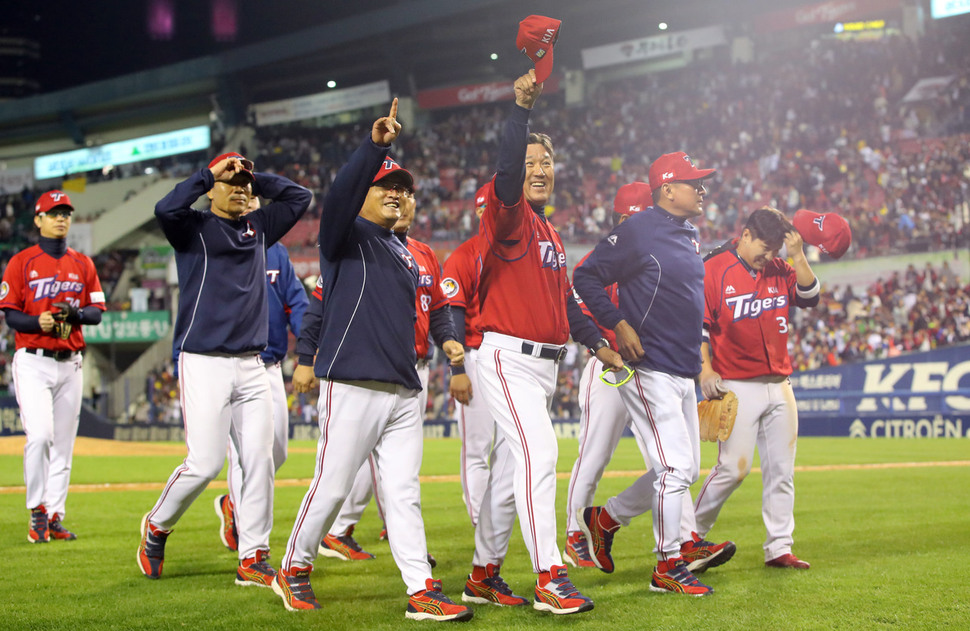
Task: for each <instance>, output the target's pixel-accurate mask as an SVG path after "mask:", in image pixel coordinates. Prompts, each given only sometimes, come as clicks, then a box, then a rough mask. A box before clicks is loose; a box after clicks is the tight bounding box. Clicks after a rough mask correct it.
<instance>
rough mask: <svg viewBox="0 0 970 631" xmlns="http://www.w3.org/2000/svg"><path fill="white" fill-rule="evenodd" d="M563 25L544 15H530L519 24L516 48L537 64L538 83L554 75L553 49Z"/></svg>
mask: <svg viewBox="0 0 970 631" xmlns="http://www.w3.org/2000/svg"><path fill="white" fill-rule="evenodd" d="M561 25H562V22H560V21H559V20H556V19H553V18H547V17H545V16H543V15H530V16H529V17H527V18H526V19H524V20H522V21H521V22H519V34H518V35H517V36H516V38H515V46H516V48H518V49H519V50H520V51H522V54H523V55H525V56H526V57H528V58H529V59H531V60H532V61H534V62H535V65H536V83H542V82H543V81H545V80H546V79H548V78H549V75H551V74H552V47H553V45H554V44H555V43H556V40H558V39H559V27H560V26H561Z"/></svg>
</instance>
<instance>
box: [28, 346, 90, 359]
mask: <svg viewBox="0 0 970 631" xmlns="http://www.w3.org/2000/svg"><path fill="white" fill-rule="evenodd" d="M24 350H25V351H27V352H28V353H30V354H31V355H42V356H44V357H50V358H51V359H56V360H57V361H59V362H63V361H67V360H69V359H73V358H74V355H75V354H77V353H80V352H81V351H52V350H50V349H49V348H25V349H24Z"/></svg>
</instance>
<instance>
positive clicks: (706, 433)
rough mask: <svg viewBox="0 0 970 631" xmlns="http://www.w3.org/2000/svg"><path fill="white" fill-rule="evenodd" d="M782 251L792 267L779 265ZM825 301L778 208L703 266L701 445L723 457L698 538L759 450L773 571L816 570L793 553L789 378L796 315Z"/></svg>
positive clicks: (705, 494)
mask: <svg viewBox="0 0 970 631" xmlns="http://www.w3.org/2000/svg"><path fill="white" fill-rule="evenodd" d="M783 245H784V246H785V248H786V250H787V254H788V256H789V257H790V258H791V261H792V263H791V264H789V263H787V262H786V261H785V260H783V259H781V258H779V257H778V252H779V250H780V249H781V247H782V246H783ZM818 294H819V283H818V280H817V279H816V278H815V274H814V273H813V272H812V268H811V267H810V266H809V264H808V261H807V260H806V258H805V254H804V252H803V251H802V237H801V235H799V233H798V232H797V231H796V230H795V229H794V227H793V226H792V225H791V223H789V221H788V219H786V218H785V216H784V215H783V214H782V213H781V212H779V211H777V210H775V209H774V208H767V207H765V208H760V209H758V210H756V211H754V212H753V213H752V214H751V216H750V217H749V218H748V221H747V223H746V224H745V227H744V229H743V230H742V232H741V236H740V237H739V238H737V239H734V240H732V241H730V242H728V243H725V244H724V245H722V246H721V247H719V248H717V249H716V250H714V251H713V252H712V253H711V254H710V255H708V256H707V258H706V259H705V262H704V302H705V314H704V342H703V344H702V345H701V357H702V360H703V366H702V368H701V374H700V383H701V390H702V392H703V394H704V398H705V399H707V401H703V402H702V403H701V404H700V405H699V406H698V408H699V409H698V415H699V416H700V434H701V439H702V440H711V441H713V440H717V441H718V458H717V464H716V465H715V466H714V468H713V469H711V473H710V474H709V475H708V476H707V480H705V481H704V486H703V488H702V489H701V491H700V493H699V494H698V496H697V500H696V501H695V503H694V508H695V517H696V520H697V524H696V528H695V530H696V531H697V532H698V533H699V534H700V535H701V536H702V537H703V536H705V535H706V534H707V533H708V531H709V530H710V529H711V527H712V526H713V525H714V521H715V520H716V519H717V515H718V513H719V512H720V510H721V507H722V506H723V505H724V502H726V501H727V498H728V497H730V495H731V493H732V492H733V491H734V489H736V488H737V487H738V486H739V485H740V484H741V481H742V480H744V478H745V477H746V476H747V475H748V473H749V472H750V471H751V460H752V457H753V456H754V448H755V445H757V447H758V453H759V454H760V456H761V469H762V479H763V481H764V492H763V495H762V515H763V517H764V522H765V528H766V529H767V532H768V537H767V539H766V541H765V545H764V549H765V565H768V566H771V567H786V568H796V569H808V567H809V564H808V563H806V562H805V561H802V560H800V559H799V558H798V557H796V556H795V555H793V554H792V553H791V546H792V532H793V531H794V529H795V518H794V515H793V511H794V505H795V485H794V477H795V441H796V439H797V437H798V409H797V408H796V406H795V396H794V394H793V392H792V387H791V382H790V381H789V380H788V376H789V375H790V374H791V372H792V368H791V361H790V359H789V357H788V331H789V329H790V327H791V321H790V319H789V318H790V316H789V313H790V309H791V307H792V306H797V307H813V306H815V305H816V304H818V299H819V296H818ZM735 395H736V396H735ZM702 406H703V408H706V409H702ZM735 414H736V416H737V419H736V420H735V421H733V422H732V418H733V417H734V415H735Z"/></svg>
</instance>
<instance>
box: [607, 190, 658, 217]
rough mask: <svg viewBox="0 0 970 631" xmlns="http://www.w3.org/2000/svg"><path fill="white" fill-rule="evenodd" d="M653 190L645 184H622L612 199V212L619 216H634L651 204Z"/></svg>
mask: <svg viewBox="0 0 970 631" xmlns="http://www.w3.org/2000/svg"><path fill="white" fill-rule="evenodd" d="M652 192H653V189H652V188H650V185H649V184H647V183H646V182H630V183H629V184H624V185H623V186H621V187H620V189H619V190H618V191H617V192H616V197H614V198H613V212H615V213H619V214H621V215H627V216H630V215H635V214H637V213H638V212H640V211H641V210H643V209H644V208H646V207H647V206H650V205H651V204H652V203H653V196H652Z"/></svg>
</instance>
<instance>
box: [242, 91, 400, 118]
mask: <svg viewBox="0 0 970 631" xmlns="http://www.w3.org/2000/svg"><path fill="white" fill-rule="evenodd" d="M390 102H391V84H390V83H388V82H387V81H377V82H374V83H367V84H365V85H359V86H355V87H353V88H344V89H342V90H328V91H327V92H317V93H316V94H310V95H308V96H301V97H297V98H295V99H282V100H280V101H269V102H267V103H257V104H256V105H253V113H254V114H255V115H256V125H257V126H259V127H262V126H264V125H276V124H278V123H289V122H292V121H298V120H305V119H307V118H316V117H318V116H328V115H330V114H339V113H340V112H348V111H351V110H358V109H360V108H362V107H370V106H372V105H380V104H381V103H390Z"/></svg>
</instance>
